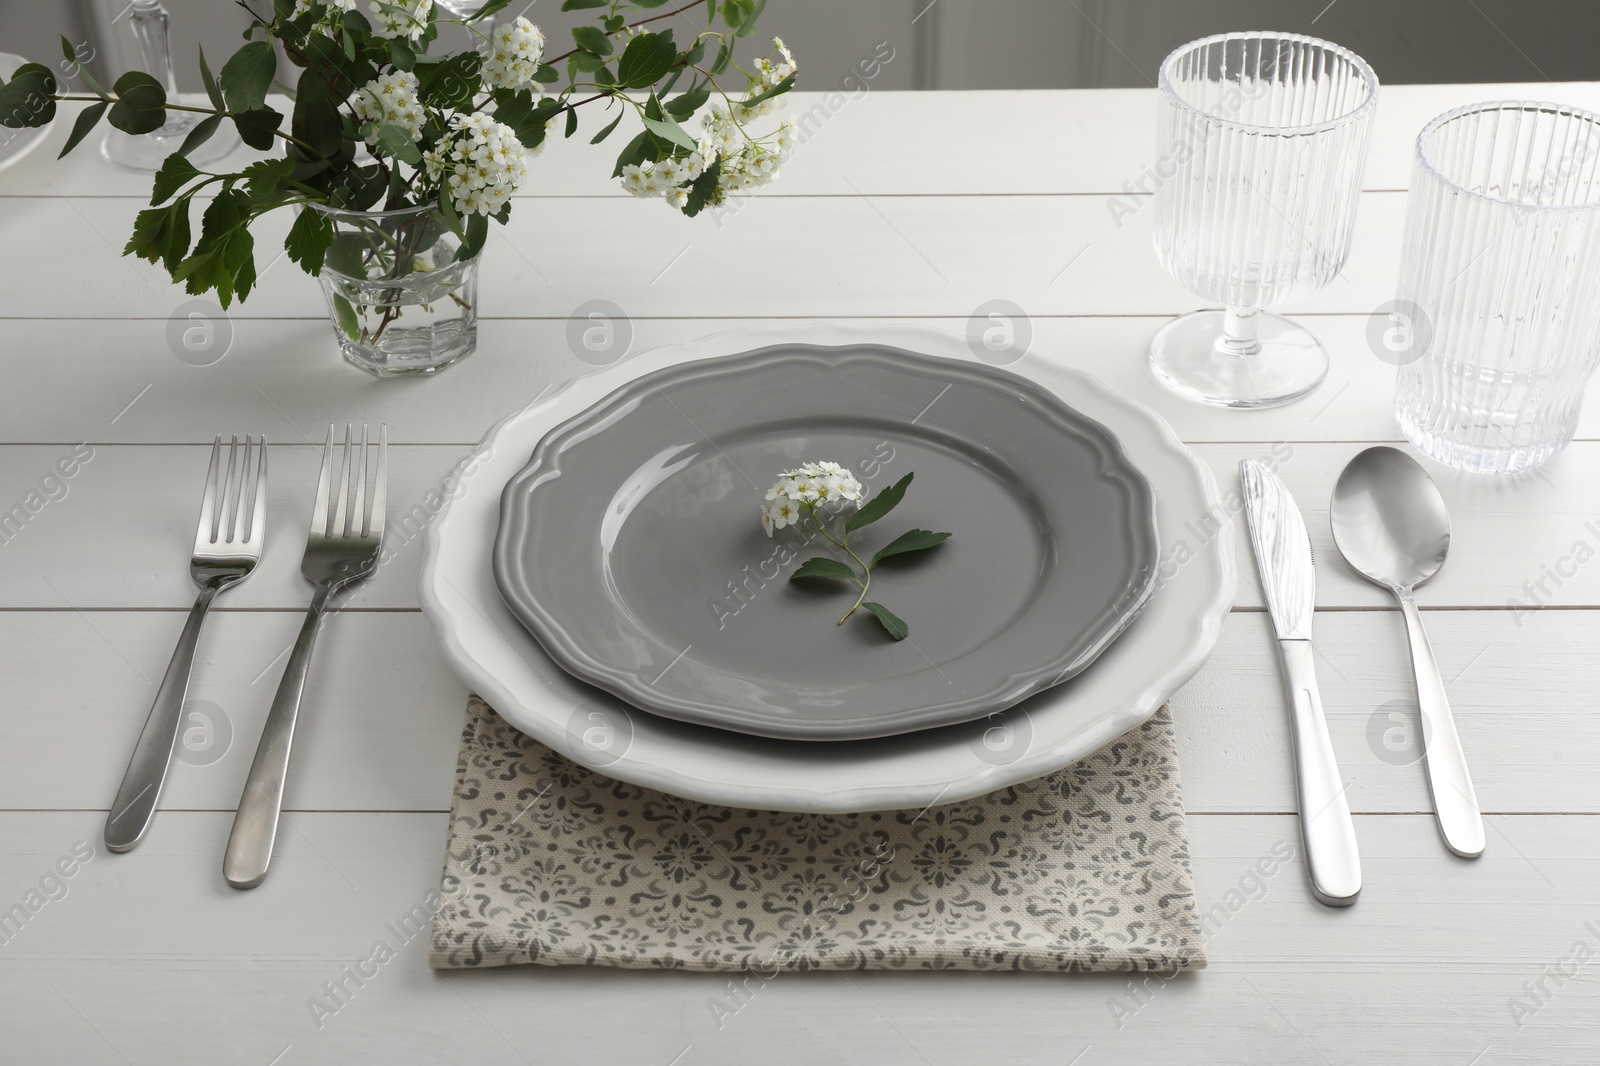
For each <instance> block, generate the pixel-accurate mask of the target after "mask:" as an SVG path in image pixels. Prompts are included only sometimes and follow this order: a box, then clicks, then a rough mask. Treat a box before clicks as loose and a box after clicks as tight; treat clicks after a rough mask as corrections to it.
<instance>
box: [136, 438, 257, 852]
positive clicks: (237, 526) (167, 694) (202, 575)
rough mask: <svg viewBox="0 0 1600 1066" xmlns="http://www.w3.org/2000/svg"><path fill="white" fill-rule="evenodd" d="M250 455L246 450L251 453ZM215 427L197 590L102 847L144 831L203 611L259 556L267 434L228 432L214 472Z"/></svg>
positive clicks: (179, 718) (163, 772)
mask: <svg viewBox="0 0 1600 1066" xmlns="http://www.w3.org/2000/svg"><path fill="white" fill-rule="evenodd" d="M252 456H253V457H254V458H252ZM221 459H222V435H221V434H218V435H217V438H216V440H215V441H214V442H212V445H211V469H210V471H209V472H208V473H207V475H206V489H205V495H204V497H202V499H201V502H200V529H199V532H197V533H196V534H195V538H194V554H193V556H192V557H191V559H190V561H189V574H190V576H191V577H193V578H194V581H195V583H196V584H197V585H199V586H200V595H199V596H198V597H197V598H196V599H195V601H194V606H193V607H192V608H190V610H189V621H188V622H187V623H186V624H185V625H184V627H183V634H182V635H181V636H180V637H179V638H178V647H177V649H176V650H174V651H173V653H172V661H171V662H170V663H169V664H168V665H167V672H166V675H165V676H164V677H163V678H162V679H161V687H160V688H159V689H157V690H156V698H155V702H154V703H153V704H152V705H151V707H150V716H149V717H148V718H146V719H145V723H144V730H143V731H142V732H141V733H140V734H139V740H138V742H137V743H136V744H135V745H134V747H133V757H132V758H131V759H129V760H128V769H127V771H126V772H125V773H124V774H123V777H122V787H121V788H119V789H117V798H116V799H115V800H113V801H112V804H111V810H110V812H109V813H108V814H107V815H106V830H105V841H106V847H108V848H110V849H111V850H112V851H127V850H129V849H130V848H133V847H134V846H136V845H137V844H138V843H139V841H140V840H142V839H143V838H144V834H145V831H146V830H147V829H149V828H150V822H151V820H152V819H153V818H154V817H155V813H156V803H157V801H158V800H160V798H161V786H162V785H163V784H164V783H165V782H166V779H167V768H168V766H169V765H170V764H171V762H172V753H173V751H174V750H175V748H176V746H177V740H178V730H179V729H180V728H181V727H182V724H183V705H184V700H185V699H186V697H187V696H188V693H189V675H190V673H191V671H192V670H193V667H194V654H195V648H196V647H197V646H198V645H199V643H200V630H201V628H202V627H203V626H204V624H205V619H206V612H207V611H209V610H210V608H211V603H212V601H213V600H215V599H216V597H217V594H218V593H220V592H222V591H224V590H226V589H229V588H232V587H233V586H234V585H237V584H238V583H239V582H241V581H243V580H244V579H245V578H247V577H249V576H250V574H251V572H252V571H253V570H255V568H256V564H257V563H259V562H260V561H261V547H262V542H263V540H264V538H265V535H266V517H267V442H266V438H262V439H261V440H260V441H259V442H257V441H255V440H254V439H253V438H252V437H250V436H249V435H246V436H245V438H244V449H243V451H242V452H241V450H240V448H239V437H238V435H237V434H235V435H234V436H233V438H232V440H231V441H230V442H229V445H228V466H227V471H226V473H225V474H224V473H223V472H222V463H221Z"/></svg>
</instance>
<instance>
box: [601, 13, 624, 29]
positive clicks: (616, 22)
mask: <svg viewBox="0 0 1600 1066" xmlns="http://www.w3.org/2000/svg"><path fill="white" fill-rule="evenodd" d="M627 24H628V19H627V16H625V15H612V16H610V17H609V18H607V19H606V20H605V21H604V22H602V23H600V25H601V26H602V27H603V28H604V29H605V31H606V32H607V33H616V32H617V31H619V30H621V29H622V27H624V26H626V25H627Z"/></svg>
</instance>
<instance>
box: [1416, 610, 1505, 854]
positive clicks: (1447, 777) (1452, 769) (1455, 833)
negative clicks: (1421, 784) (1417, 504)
mask: <svg viewBox="0 0 1600 1066" xmlns="http://www.w3.org/2000/svg"><path fill="white" fill-rule="evenodd" d="M1395 598H1396V599H1397V600H1399V601H1400V611H1401V614H1402V615H1404V617H1405V620H1406V636H1407V637H1408V638H1410V641H1411V667H1412V670H1413V671H1414V672H1415V674H1416V679H1417V706H1418V708H1419V709H1420V710H1421V711H1422V738H1423V745H1424V750H1425V751H1426V752H1427V763H1428V790H1429V791H1430V792H1432V793H1433V809H1434V813H1435V816H1436V817H1437V818H1438V819H1439V833H1440V835H1441V836H1443V837H1444V843H1445V846H1446V847H1448V848H1449V849H1450V850H1451V851H1453V852H1455V853H1456V854H1457V855H1459V856H1461V857H1462V858H1463V859H1476V858H1477V857H1478V856H1479V855H1482V854H1483V845H1484V836H1483V815H1482V814H1481V813H1480V812H1479V810H1478V795H1477V793H1476V792H1474V791H1473V789H1472V775H1471V774H1470V773H1468V772H1467V756H1466V753H1465V752H1463V751H1462V750H1461V737H1460V736H1458V735H1457V733H1456V721H1455V718H1454V717H1453V716H1452V715H1451V714H1450V699H1449V697H1448V696H1446V695H1445V691H1444V680H1443V679H1442V678H1440V676H1439V664H1438V663H1437V662H1436V661H1434V658H1433V649H1432V648H1431V647H1430V646H1429V645H1428V634H1427V633H1426V632H1424V631H1423V628H1422V615H1421V613H1420V612H1418V610H1417V601H1416V598H1415V597H1414V596H1413V595H1412V594H1411V590H1410V589H1396V590H1395Z"/></svg>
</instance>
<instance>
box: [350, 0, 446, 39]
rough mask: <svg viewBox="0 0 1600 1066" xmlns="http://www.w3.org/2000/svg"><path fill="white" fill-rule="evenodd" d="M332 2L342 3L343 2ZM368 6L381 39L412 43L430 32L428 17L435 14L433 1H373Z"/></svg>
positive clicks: (376, 31) (373, 30) (373, 28)
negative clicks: (402, 39) (403, 40)
mask: <svg viewBox="0 0 1600 1066" xmlns="http://www.w3.org/2000/svg"><path fill="white" fill-rule="evenodd" d="M330 2H331V3H342V0H330ZM368 6H370V7H371V8H372V14H373V15H374V16H375V24H374V25H373V27H372V32H373V33H375V34H377V35H378V36H379V37H404V38H405V39H406V40H408V41H412V42H415V41H417V40H419V39H420V38H421V37H422V35H423V34H424V33H426V32H427V31H428V16H429V15H431V14H432V13H433V0H372V3H371V4H370V5H368ZM346 10H348V8H346Z"/></svg>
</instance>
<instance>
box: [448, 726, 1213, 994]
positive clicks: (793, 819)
mask: <svg viewBox="0 0 1600 1066" xmlns="http://www.w3.org/2000/svg"><path fill="white" fill-rule="evenodd" d="M1178 789H1179V786H1178V766H1177V760H1176V758H1175V754H1174V750H1173V741H1172V721H1171V718H1170V717H1169V716H1168V713H1167V709H1166V708H1165V707H1163V708H1162V709H1161V710H1160V711H1159V712H1158V713H1157V714H1156V715H1155V717H1154V718H1152V719H1151V720H1150V721H1149V722H1147V723H1146V724H1144V725H1143V726H1141V727H1139V728H1138V729H1136V730H1134V731H1133V732H1131V733H1128V734H1127V735H1126V736H1123V737H1122V738H1120V739H1118V740H1116V741H1114V742H1112V743H1111V744H1108V745H1106V746H1105V747H1104V748H1102V749H1100V750H1099V751H1097V752H1095V753H1094V754H1093V755H1090V756H1089V757H1088V758H1086V759H1084V760H1083V761H1082V762H1079V763H1077V764H1076V765H1074V766H1071V767H1068V768H1067V769H1065V770H1061V771H1058V772H1057V773H1053V774H1050V775H1048V776H1046V777H1042V778H1039V779H1037V780H1034V781H1029V782H1027V783H1025V784H1021V785H1016V786H1014V787H1011V788H1005V789H1001V790H999V791H998V792H994V793H991V794H989V795H987V796H982V797H979V798H978V799H974V800H967V801H965V802H960V803H951V804H946V805H943V806H937V807H930V808H928V809H926V810H921V811H915V810H904V811H882V812H876V813H867V814H850V815H816V814H786V813H780V812H775V811H749V810H734V809H731V808H727V807H717V806H712V805H708V804H703V803H693V802H690V801H688V800H682V799H678V798H676V797H672V796H668V795H665V794H664V793H661V792H656V791H653V790H651V789H647V788H640V787H637V786H635V785H629V784H625V783H623V782H620V781H616V780H613V779H611V778H608V777H605V776H603V775H601V774H599V773H596V772H594V771H592V770H589V769H586V768H584V767H582V766H579V765H578V764H576V763H574V762H572V761H570V760H568V759H567V758H566V757H565V756H563V755H561V754H559V753H557V752H555V751H552V750H551V749H550V748H547V747H545V746H544V745H543V744H541V743H539V742H538V741H536V740H534V739H532V738H531V737H528V736H526V735H524V734H522V733H520V732H518V731H517V730H516V729H514V728H512V727H511V726H510V725H509V724H507V723H506V722H505V720H504V719H502V718H501V717H500V716H499V715H497V714H495V712H494V711H493V710H492V709H490V707H489V706H488V705H487V704H485V703H484V702H483V701H482V700H480V699H478V698H477V697H476V696H474V697H473V698H472V700H471V702H470V703H469V704H468V706H467V722H466V729H465V731H464V733H463V736H462V747H461V757H460V760H459V763H458V765H457V769H456V791H455V801H454V804H453V806H452V810H451V813H450V832H449V841H448V846H447V853H446V860H445V869H444V880H443V884H442V886H441V888H440V891H439V894H438V897H437V899H436V900H435V901H433V904H434V907H433V909H434V911H435V914H434V923H433V942H432V953H431V956H430V961H431V963H432V965H433V966H434V967H435V968H437V969H446V970H449V969H466V968H473V967H488V966H511V965H516V964H519V963H538V964H542V965H547V966H558V965H569V964H585V965H594V966H622V967H635V968H652V967H653V968H660V969H680V970H727V971H744V970H750V971H754V972H756V973H767V974H772V973H776V972H777V971H779V970H919V969H921V970H1049V971H1062V972H1074V971H1084V970H1146V971H1149V970H1160V971H1163V972H1166V971H1171V970H1185V969H1193V968H1197V967H1201V966H1204V965H1205V952H1204V950H1203V948H1202V946H1201V937H1200V929H1199V925H1198V923H1197V921H1196V918H1195V909H1194V887H1193V884H1192V882H1191V881H1190V877H1189V854H1188V841H1187V836H1186V834H1185V832H1184V822H1183V805H1182V802H1181V800H1180V798H1179V791H1178Z"/></svg>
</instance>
